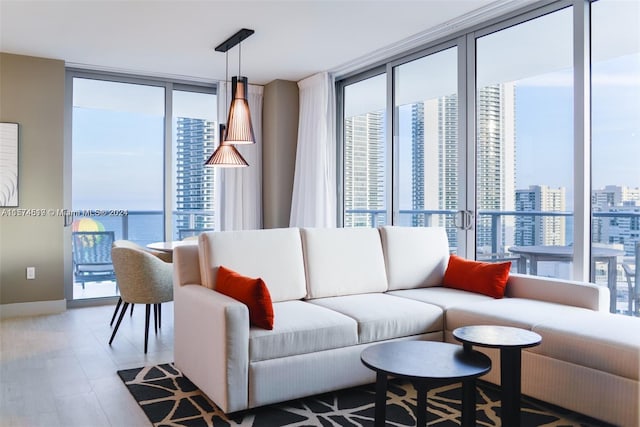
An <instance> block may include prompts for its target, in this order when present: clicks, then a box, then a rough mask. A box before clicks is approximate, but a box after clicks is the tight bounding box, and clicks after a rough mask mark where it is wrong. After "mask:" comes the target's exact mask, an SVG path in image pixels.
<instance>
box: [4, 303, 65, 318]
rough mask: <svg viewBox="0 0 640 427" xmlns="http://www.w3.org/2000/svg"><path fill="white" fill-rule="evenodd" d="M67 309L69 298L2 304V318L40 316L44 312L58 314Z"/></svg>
mask: <svg viewBox="0 0 640 427" xmlns="http://www.w3.org/2000/svg"><path fill="white" fill-rule="evenodd" d="M66 309H67V300H64V299H61V300H55V301H35V302H20V303H15V304H0V319H8V318H10V317H20V316H39V315H43V314H58V313H62V312H64V311H65V310H66Z"/></svg>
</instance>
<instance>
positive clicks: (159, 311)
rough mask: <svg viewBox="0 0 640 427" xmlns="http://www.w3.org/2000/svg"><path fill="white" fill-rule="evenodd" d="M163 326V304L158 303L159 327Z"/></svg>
mask: <svg viewBox="0 0 640 427" xmlns="http://www.w3.org/2000/svg"><path fill="white" fill-rule="evenodd" d="M161 327H162V304H158V329H160V328H161Z"/></svg>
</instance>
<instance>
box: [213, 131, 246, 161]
mask: <svg viewBox="0 0 640 427" xmlns="http://www.w3.org/2000/svg"><path fill="white" fill-rule="evenodd" d="M224 134H225V125H222V124H221V125H220V145H218V148H216V150H215V151H214V152H213V154H212V155H211V157H209V160H207V162H206V163H205V164H204V165H205V166H217V167H219V168H244V167H247V166H249V163H247V161H246V160H245V159H244V157H242V154H240V152H239V151H238V149H237V148H236V147H234V146H233V144H228V143H227V142H226V141H225V140H224Z"/></svg>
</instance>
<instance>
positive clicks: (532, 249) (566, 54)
mask: <svg viewBox="0 0 640 427" xmlns="http://www.w3.org/2000/svg"><path fill="white" fill-rule="evenodd" d="M571 22H572V8H566V9H562V10H559V11H557V12H553V13H550V14H547V15H544V16H541V17H539V18H536V19H532V20H529V21H526V22H523V23H519V24H517V25H514V26H511V27H508V28H504V29H500V30H499V31H495V32H491V33H490V34H487V35H484V36H481V37H478V38H477V39H476V41H475V55H476V80H475V99H476V102H475V104H476V108H475V116H476V120H475V129H476V132H475V135H476V142H475V153H476V156H475V157H476V190H475V191H476V193H475V194H476V197H475V198H476V209H475V211H476V223H475V227H476V229H475V230H476V232H475V239H476V256H477V257H478V258H491V256H495V257H496V258H508V257H511V258H518V260H517V261H519V262H518V264H519V265H518V271H519V272H520V273H530V274H537V275H542V276H547V277H561V278H565V279H568V278H570V277H571V270H570V268H569V263H568V262H559V260H562V261H570V260H571V259H572V256H571V255H572V250H571V249H572V248H571V244H572V242H573V236H572V230H573V228H572V223H573V222H572V213H571V212H572V210H573V209H572V205H573V203H572V202H573V198H572V197H573V143H574V140H573V66H572V63H573V54H572V53H573V51H572V24H571ZM550 153H553V155H550ZM514 247H515V248H514ZM512 249H513V250H514V251H518V252H517V253H514V252H512ZM554 251H561V252H562V254H561V255H562V257H560V255H558V257H557V258H556V259H555V260H554V259H553V258H554V256H553V255H554ZM538 252H540V254H539V255H540V256H538ZM493 254H497V255H493ZM542 259H545V260H546V261H542Z"/></svg>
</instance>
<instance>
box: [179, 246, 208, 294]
mask: <svg viewBox="0 0 640 427" xmlns="http://www.w3.org/2000/svg"><path fill="white" fill-rule="evenodd" d="M196 283H197V284H200V283H202V282H201V279H200V258H199V253H198V245H184V246H178V247H176V248H175V249H174V250H173V286H174V288H179V287H180V286H183V285H193V284H196Z"/></svg>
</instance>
